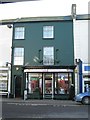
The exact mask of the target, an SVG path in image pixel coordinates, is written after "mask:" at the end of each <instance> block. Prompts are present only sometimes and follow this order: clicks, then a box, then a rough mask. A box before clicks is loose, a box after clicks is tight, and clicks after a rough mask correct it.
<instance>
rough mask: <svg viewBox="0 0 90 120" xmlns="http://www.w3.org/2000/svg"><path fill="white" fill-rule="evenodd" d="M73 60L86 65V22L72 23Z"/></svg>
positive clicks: (76, 21)
mask: <svg viewBox="0 0 90 120" xmlns="http://www.w3.org/2000/svg"><path fill="white" fill-rule="evenodd" d="M74 50H75V59H76V58H80V59H81V60H82V61H83V62H84V63H88V20H75V21H74Z"/></svg>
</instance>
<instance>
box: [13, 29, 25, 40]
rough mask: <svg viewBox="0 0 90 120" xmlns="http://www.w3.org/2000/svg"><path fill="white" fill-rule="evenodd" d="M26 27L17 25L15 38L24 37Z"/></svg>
mask: <svg viewBox="0 0 90 120" xmlns="http://www.w3.org/2000/svg"><path fill="white" fill-rule="evenodd" d="M24 35H25V28H24V27H15V39H24V37H25V36H24Z"/></svg>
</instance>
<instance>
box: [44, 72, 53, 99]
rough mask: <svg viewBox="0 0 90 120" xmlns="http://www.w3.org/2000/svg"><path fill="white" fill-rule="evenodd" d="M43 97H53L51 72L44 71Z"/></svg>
mask: <svg viewBox="0 0 90 120" xmlns="http://www.w3.org/2000/svg"><path fill="white" fill-rule="evenodd" d="M43 80H44V85H43V88H44V89H43V92H44V94H43V95H44V96H43V97H44V98H47V99H49V98H53V73H44V79H43Z"/></svg>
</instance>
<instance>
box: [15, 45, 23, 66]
mask: <svg viewBox="0 0 90 120" xmlns="http://www.w3.org/2000/svg"><path fill="white" fill-rule="evenodd" d="M23 64H24V48H23V47H22V48H21V47H17V48H14V65H23Z"/></svg>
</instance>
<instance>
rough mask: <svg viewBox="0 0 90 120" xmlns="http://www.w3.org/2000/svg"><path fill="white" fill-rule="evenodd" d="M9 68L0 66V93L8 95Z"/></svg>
mask: <svg viewBox="0 0 90 120" xmlns="http://www.w3.org/2000/svg"><path fill="white" fill-rule="evenodd" d="M10 74H11V73H10V68H9V67H5V66H0V95H2V96H6V97H7V96H8V97H9V93H10Z"/></svg>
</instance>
